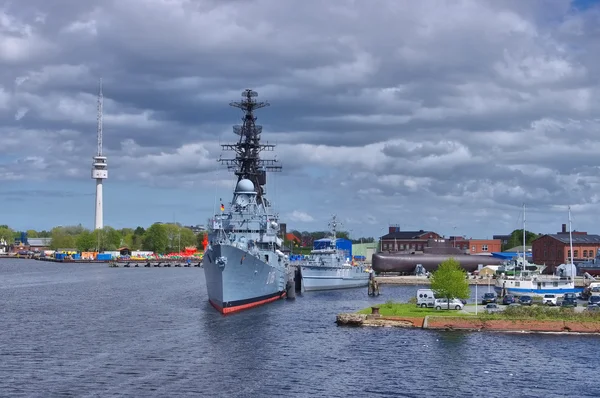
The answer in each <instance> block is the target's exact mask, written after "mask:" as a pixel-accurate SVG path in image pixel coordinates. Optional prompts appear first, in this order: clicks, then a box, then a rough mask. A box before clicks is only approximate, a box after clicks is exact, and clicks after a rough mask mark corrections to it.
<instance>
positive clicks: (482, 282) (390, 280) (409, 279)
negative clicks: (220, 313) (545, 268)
mask: <svg viewBox="0 0 600 398" xmlns="http://www.w3.org/2000/svg"><path fill="white" fill-rule="evenodd" d="M375 279H376V280H377V283H379V284H380V285H409V286H414V285H430V284H431V279H429V278H427V277H426V276H414V275H412V276H377V277H375ZM495 282H496V280H495V279H491V278H489V279H488V278H482V279H479V278H477V279H469V285H478V286H487V285H488V284H489V285H491V286H494V283H495ZM584 286H585V283H584V280H583V277H576V278H575V287H584Z"/></svg>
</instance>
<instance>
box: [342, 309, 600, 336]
mask: <svg viewBox="0 0 600 398" xmlns="http://www.w3.org/2000/svg"><path fill="white" fill-rule="evenodd" d="M336 323H337V324H338V326H356V327H359V326H379V327H403V328H419V329H431V330H466V331H495V332H521V333H527V332H531V333H585V334H600V322H595V321H590V322H577V321H563V320H533V319H490V320H485V319H480V318H464V317H446V316H432V315H428V316H425V317H395V316H381V315H376V314H375V315H373V314H369V315H367V314H356V313H344V314H338V315H337V318H336Z"/></svg>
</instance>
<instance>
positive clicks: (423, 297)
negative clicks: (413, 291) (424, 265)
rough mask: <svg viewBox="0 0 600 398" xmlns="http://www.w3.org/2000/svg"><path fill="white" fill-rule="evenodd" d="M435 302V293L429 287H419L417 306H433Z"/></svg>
mask: <svg viewBox="0 0 600 398" xmlns="http://www.w3.org/2000/svg"><path fill="white" fill-rule="evenodd" d="M434 304H435V295H434V294H433V290H431V289H419V290H417V307H421V308H426V307H429V308H433V305H434Z"/></svg>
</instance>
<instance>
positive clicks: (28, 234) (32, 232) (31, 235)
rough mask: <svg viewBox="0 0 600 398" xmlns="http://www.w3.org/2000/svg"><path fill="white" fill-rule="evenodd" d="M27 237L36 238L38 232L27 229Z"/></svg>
mask: <svg viewBox="0 0 600 398" xmlns="http://www.w3.org/2000/svg"><path fill="white" fill-rule="evenodd" d="M27 237H28V238H37V237H38V232H37V231H36V230H35V229H28V230H27Z"/></svg>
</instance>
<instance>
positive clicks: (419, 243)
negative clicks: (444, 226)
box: [380, 225, 442, 252]
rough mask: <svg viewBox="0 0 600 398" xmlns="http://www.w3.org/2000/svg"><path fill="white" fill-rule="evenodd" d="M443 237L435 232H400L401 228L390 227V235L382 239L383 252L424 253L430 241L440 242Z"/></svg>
mask: <svg viewBox="0 0 600 398" xmlns="http://www.w3.org/2000/svg"><path fill="white" fill-rule="evenodd" d="M441 238H442V237H441V236H440V235H439V234H437V233H435V232H433V231H424V230H420V231H400V227H399V226H395V225H394V226H390V227H389V230H388V234H387V235H384V236H382V237H381V238H380V247H381V251H384V252H398V251H407V252H414V251H423V248H425V247H427V242H428V241H429V240H432V239H433V240H439V239H441Z"/></svg>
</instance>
